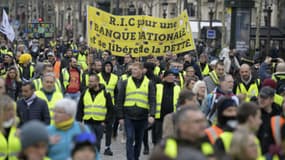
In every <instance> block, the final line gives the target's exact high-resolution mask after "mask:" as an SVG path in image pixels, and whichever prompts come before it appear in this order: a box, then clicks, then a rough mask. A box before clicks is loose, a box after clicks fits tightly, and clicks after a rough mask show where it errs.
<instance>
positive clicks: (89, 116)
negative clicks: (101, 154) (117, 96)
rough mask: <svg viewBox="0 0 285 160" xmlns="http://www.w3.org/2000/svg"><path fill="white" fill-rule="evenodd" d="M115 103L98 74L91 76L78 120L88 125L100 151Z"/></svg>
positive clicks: (81, 101) (82, 96) (79, 110)
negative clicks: (105, 128)
mask: <svg viewBox="0 0 285 160" xmlns="http://www.w3.org/2000/svg"><path fill="white" fill-rule="evenodd" d="M112 109H113V103H112V98H111V96H110V93H108V92H106V90H105V87H104V85H101V84H100V79H99V77H98V76H97V75H96V74H91V75H89V83H88V88H87V89H86V90H85V91H84V92H83V93H82V95H81V96H80V99H79V102H78V107H77V114H76V120H77V121H80V122H82V121H83V122H84V123H85V124H87V125H88V126H89V127H90V129H91V131H92V132H94V133H95V135H96V138H97V144H96V147H97V149H98V150H99V151H100V148H101V139H102V137H103V134H104V127H105V125H106V124H108V123H109V121H110V116H111V114H112V112H113V111H112Z"/></svg>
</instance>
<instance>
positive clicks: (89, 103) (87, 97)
mask: <svg viewBox="0 0 285 160" xmlns="http://www.w3.org/2000/svg"><path fill="white" fill-rule="evenodd" d="M83 104H84V109H83V111H84V116H83V120H90V119H93V120H95V121H104V120H105V119H106V114H107V107H106V97H105V95H104V90H101V91H100V92H99V93H98V94H97V95H96V97H95V99H94V101H93V100H92V96H91V94H90V91H89V89H87V90H86V92H85V94H84V96H83Z"/></svg>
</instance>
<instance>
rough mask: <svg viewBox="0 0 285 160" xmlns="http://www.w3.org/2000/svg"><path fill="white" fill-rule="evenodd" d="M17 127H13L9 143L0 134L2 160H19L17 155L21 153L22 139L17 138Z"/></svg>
mask: <svg viewBox="0 0 285 160" xmlns="http://www.w3.org/2000/svg"><path fill="white" fill-rule="evenodd" d="M16 131H17V129H16V127H12V128H11V130H10V133H9V137H8V141H7V139H6V138H5V137H4V135H3V134H2V133H1V132H0V160H4V159H6V157H7V156H8V159H9V160H17V159H18V158H17V155H18V153H19V152H20V151H21V143H20V139H19V138H18V137H17V136H16Z"/></svg>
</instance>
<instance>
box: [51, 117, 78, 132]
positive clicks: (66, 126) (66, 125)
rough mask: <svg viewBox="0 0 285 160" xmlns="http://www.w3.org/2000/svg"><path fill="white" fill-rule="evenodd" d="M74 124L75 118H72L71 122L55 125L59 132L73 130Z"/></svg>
mask: <svg viewBox="0 0 285 160" xmlns="http://www.w3.org/2000/svg"><path fill="white" fill-rule="evenodd" d="M73 123H74V118H70V119H69V120H66V121H63V122H60V123H55V127H56V128H57V129H59V130H64V131H66V130H68V129H69V128H71V126H72V124H73Z"/></svg>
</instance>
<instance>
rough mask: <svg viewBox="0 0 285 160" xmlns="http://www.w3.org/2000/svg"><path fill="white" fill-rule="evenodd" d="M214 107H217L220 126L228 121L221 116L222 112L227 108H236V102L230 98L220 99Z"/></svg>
mask: <svg viewBox="0 0 285 160" xmlns="http://www.w3.org/2000/svg"><path fill="white" fill-rule="evenodd" d="M215 105H217V112H218V113H217V116H218V117H217V118H218V123H219V124H221V125H223V124H226V123H227V122H226V121H227V120H229V119H228V118H226V117H225V116H224V115H223V112H224V110H226V109H227V108H229V107H237V104H236V101H235V100H233V99H232V98H230V97H222V98H221V99H219V100H218V102H217V103H216V104H215ZM230 118H231V117H230Z"/></svg>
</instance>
